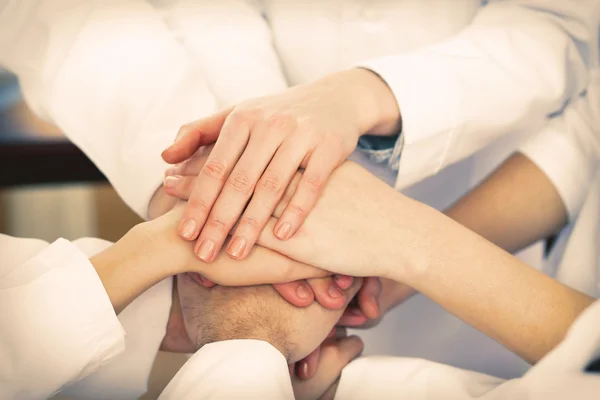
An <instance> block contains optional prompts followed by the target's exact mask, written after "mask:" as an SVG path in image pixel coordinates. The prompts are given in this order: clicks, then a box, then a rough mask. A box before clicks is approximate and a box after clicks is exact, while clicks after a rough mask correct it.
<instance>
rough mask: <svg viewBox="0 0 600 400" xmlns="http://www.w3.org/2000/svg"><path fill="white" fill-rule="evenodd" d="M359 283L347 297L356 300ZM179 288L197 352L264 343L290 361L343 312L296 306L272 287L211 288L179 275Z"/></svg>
mask: <svg viewBox="0 0 600 400" xmlns="http://www.w3.org/2000/svg"><path fill="white" fill-rule="evenodd" d="M360 285H361V280H360V279H356V280H354V282H353V284H352V286H350V288H348V289H347V290H346V297H347V298H348V299H351V298H352V297H353V296H354V295H355V294H356V292H357V291H358V289H359V287H360ZM177 288H178V294H179V301H180V304H181V310H182V315H183V321H184V324H185V327H186V331H187V333H188V335H189V337H190V339H191V341H192V343H194V344H195V345H196V346H197V348H200V347H202V346H203V345H205V344H207V343H212V342H216V341H223V340H233V339H257V340H264V341H266V342H269V343H271V344H272V345H273V346H274V347H276V348H277V349H278V350H279V351H280V352H281V353H282V354H283V356H284V357H285V358H286V360H287V361H288V363H293V362H296V361H298V360H300V359H302V358H304V357H306V356H307V355H308V354H309V353H311V352H312V351H314V350H315V349H316V348H317V347H318V346H319V345H320V344H321V343H322V342H323V341H324V340H325V338H326V337H327V334H328V333H329V332H330V331H331V330H332V328H333V326H334V325H335V323H336V322H337V321H338V320H339V318H340V316H341V315H342V312H343V309H341V310H328V309H326V308H324V307H322V306H321V305H320V304H318V303H313V304H311V305H310V306H308V307H305V308H298V307H294V306H293V305H291V304H289V303H288V302H286V301H285V300H284V299H282V298H281V297H280V296H279V295H278V294H277V292H276V291H275V290H274V289H273V287H272V286H270V285H257V286H244V287H225V286H220V285H219V286H214V287H212V288H206V287H204V286H202V285H200V284H198V282H197V281H196V280H195V279H193V278H192V277H191V276H190V275H189V274H180V275H178V276H177ZM346 304H347V303H346Z"/></svg>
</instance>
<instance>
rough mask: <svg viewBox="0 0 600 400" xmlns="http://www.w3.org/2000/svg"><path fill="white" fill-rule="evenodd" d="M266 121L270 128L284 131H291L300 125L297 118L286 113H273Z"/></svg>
mask: <svg viewBox="0 0 600 400" xmlns="http://www.w3.org/2000/svg"><path fill="white" fill-rule="evenodd" d="M266 123H267V127H268V128H269V129H273V130H277V131H282V132H289V131H291V130H294V129H296V127H297V126H298V124H297V123H296V119H295V118H294V117H292V116H291V115H286V114H275V115H271V116H270V117H269V118H267V121H266Z"/></svg>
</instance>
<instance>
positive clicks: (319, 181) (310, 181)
mask: <svg viewBox="0 0 600 400" xmlns="http://www.w3.org/2000/svg"><path fill="white" fill-rule="evenodd" d="M324 185H325V180H324V179H323V178H321V177H320V176H319V175H311V176H307V177H305V181H304V187H306V188H307V189H308V191H310V192H311V193H313V194H318V193H321V190H323V186H324Z"/></svg>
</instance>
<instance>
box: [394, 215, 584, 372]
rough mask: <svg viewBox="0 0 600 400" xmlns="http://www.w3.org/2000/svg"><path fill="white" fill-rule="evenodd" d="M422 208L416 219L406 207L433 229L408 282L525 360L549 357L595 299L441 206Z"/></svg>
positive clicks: (407, 270) (416, 221) (407, 273)
mask: <svg viewBox="0 0 600 400" xmlns="http://www.w3.org/2000/svg"><path fill="white" fill-rule="evenodd" d="M417 207H419V208H420V209H419V210H414V211H417V212H414V213H413V215H416V216H418V217H413V218H414V222H411V221H407V220H406V219H407V216H406V212H404V213H403V214H404V215H403V219H404V223H405V224H406V223H408V224H409V225H411V224H413V223H414V224H415V225H417V226H419V227H420V231H423V232H426V234H425V235H424V237H423V240H421V241H420V242H419V243H421V244H420V245H419V248H418V249H416V250H417V251H415V252H414V254H418V255H419V256H418V258H413V260H414V261H413V262H411V265H410V267H409V268H405V269H404V272H405V273H404V274H400V275H402V276H401V277H400V278H401V280H402V281H403V282H405V283H407V284H408V285H410V286H412V287H414V288H415V289H417V290H418V291H420V292H421V293H423V294H425V295H426V296H428V297H429V298H431V299H432V300H434V301H435V302H437V303H439V304H441V305H442V306H443V307H444V308H446V309H447V310H448V311H450V312H451V313H453V314H455V315H456V316H458V317H459V318H461V319H462V320H464V321H465V322H467V323H469V324H470V325H472V326H474V327H475V328H477V329H478V330H481V331H482V332H484V333H486V334H487V335H489V336H490V337H492V338H494V339H495V340H497V341H498V342H500V343H501V344H503V345H504V346H506V347H507V348H509V349H510V350H512V351H514V352H515V353H517V354H518V355H519V356H521V357H523V358H524V359H526V360H528V361H530V362H536V361H538V360H539V359H540V358H541V357H543V356H544V355H545V354H546V353H547V352H548V351H550V350H551V349H552V348H553V347H554V346H556V345H557V344H558V343H559V342H560V341H561V340H562V338H563V337H564V335H565V333H566V331H567V329H568V327H569V326H570V325H571V323H572V322H573V321H574V320H575V318H576V317H577V316H578V315H579V314H580V313H581V312H582V311H583V310H584V309H585V308H586V307H587V306H588V305H589V304H591V303H592V300H593V299H592V298H590V297H588V296H586V295H584V294H582V293H580V292H578V291H576V290H573V289H571V288H569V287H567V286H565V285H563V284H561V283H559V282H557V281H555V280H553V279H552V278H550V277H548V276H546V275H544V274H543V273H541V272H539V271H537V270H535V269H533V268H531V267H529V266H527V265H525V264H524V263H522V262H520V261H519V260H518V259H516V258H514V257H513V256H511V255H510V254H508V253H506V252H505V251H504V250H502V249H500V248H498V247H496V246H494V245H493V244H492V243H490V242H488V241H486V240H485V239H483V238H482V237H480V236H478V235H477V234H475V233H473V232H471V231H469V230H468V229H466V228H464V227H462V226H460V225H459V224H458V223H456V222H454V221H452V220H450V219H449V218H447V217H445V216H443V215H441V214H439V213H437V211H435V210H433V209H430V208H429V207H426V206H423V205H418V206H417ZM423 255H426V256H423Z"/></svg>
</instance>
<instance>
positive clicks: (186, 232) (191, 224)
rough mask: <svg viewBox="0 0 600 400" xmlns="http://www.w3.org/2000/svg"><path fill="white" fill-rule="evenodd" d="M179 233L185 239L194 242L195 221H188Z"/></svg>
mask: <svg viewBox="0 0 600 400" xmlns="http://www.w3.org/2000/svg"><path fill="white" fill-rule="evenodd" d="M179 232H180V233H181V236H183V237H184V238H185V239H187V240H193V239H194V237H195V233H196V221H195V220H193V219H186V220H185V221H184V222H183V224H182V225H181V229H180V230H179Z"/></svg>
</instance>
